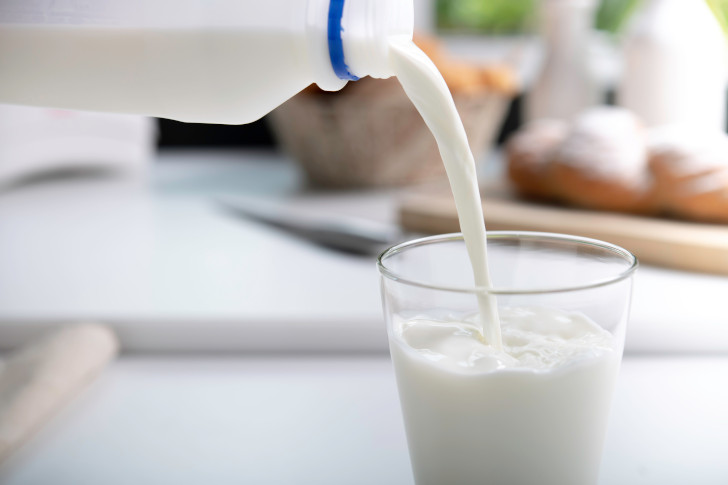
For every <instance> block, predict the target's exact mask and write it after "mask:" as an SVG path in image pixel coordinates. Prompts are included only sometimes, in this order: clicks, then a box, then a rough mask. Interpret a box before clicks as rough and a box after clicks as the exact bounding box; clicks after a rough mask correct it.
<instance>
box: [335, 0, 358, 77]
mask: <svg viewBox="0 0 728 485" xmlns="http://www.w3.org/2000/svg"><path fill="white" fill-rule="evenodd" d="M344 1H345V0H331V3H329V29H328V34H329V35H328V37H329V57H330V58H331V67H332V68H333V69H334V72H335V73H336V75H337V76H338V77H339V79H346V80H349V81H358V80H359V78H358V77H357V76H355V75H354V74H352V73H351V71H349V66H347V65H346V59H344V43H343V41H342V40H341V32H342V31H343V30H344V29H343V27H342V26H341V18H342V17H343V15H344Z"/></svg>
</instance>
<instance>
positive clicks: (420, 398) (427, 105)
mask: <svg viewBox="0 0 728 485" xmlns="http://www.w3.org/2000/svg"><path fill="white" fill-rule="evenodd" d="M390 55H391V59H392V60H391V62H392V69H393V71H394V73H395V75H396V76H397V78H398V79H399V81H400V83H401V84H402V86H403V88H404V90H405V92H406V93H407V95H408V96H409V98H410V99H411V100H412V102H413V103H414V105H415V106H416V107H417V109H418V110H419V112H420V113H421V114H422V117H423V118H424V120H425V123H426V124H427V126H428V127H429V128H430V130H431V131H432V133H433V135H434V136H435V139H436V140H437V143H438V146H439V148H440V153H441V155H442V159H443V163H444V164H445V168H446V171H447V175H448V178H449V180H450V185H451V188H452V192H453V196H454V199H455V204H456V207H457V212H458V217H459V221H460V227H461V230H462V233H463V238H464V241H465V245H466V248H467V252H468V255H469V258H470V261H471V264H472V270H473V283H474V286H475V287H476V288H479V289H480V290H481V291H479V292H477V293H476V294H475V295H474V298H477V303H478V308H479V313H478V314H476V315H472V316H471V317H470V318H468V319H466V320H465V321H459V320H453V318H452V317H451V316H448V315H446V314H443V315H442V316H441V318H438V319H433V315H432V312H429V311H428V315H426V316H424V315H420V316H418V315H403V314H395V315H392V316H391V318H392V319H393V322H392V327H391V330H390V331H391V334H390V336H389V337H390V338H389V340H390V352H391V355H392V360H393V364H394V369H395V374H396V377H397V385H398V388H399V395H400V400H401V404H402V412H403V416H404V421H405V428H406V431H407V441H408V444H409V450H410V458H411V461H412V468H413V471H414V475H415V481H416V483H417V485H444V484H457V485H470V484H473V485H475V484H484V483H488V484H494V485H531V484H539V485H588V484H595V483H596V481H597V473H598V470H599V463H600V461H601V453H602V444H603V441H604V434H605V430H606V424H607V418H608V415H609V407H610V403H611V396H612V391H613V388H614V382H615V380H616V375H617V371H618V368H619V363H620V359H621V346H620V345H619V344H618V343H616V341H615V338H614V337H613V336H612V334H610V333H609V332H608V331H606V330H603V329H602V328H601V327H600V326H599V325H597V324H596V323H595V322H593V321H591V320H589V319H588V318H587V317H585V316H584V315H582V314H580V313H569V312H565V311H560V310H557V309H551V308H507V307H506V308H502V309H501V310H500V314H499V310H498V306H497V303H498V302H497V299H496V297H495V296H493V295H492V294H491V293H489V291H488V290H489V289H490V288H492V282H491V279H490V276H489V272H488V254H487V246H486V241H487V240H486V232H485V225H484V222H483V212H482V206H481V202H480V192H479V188H478V183H477V176H476V171H475V163H474V160H473V156H472V154H471V152H470V149H469V146H468V142H467V137H466V135H465V131H464V129H463V126H462V123H461V121H460V118H459V116H458V114H457V111H456V109H455V105H454V103H453V100H452V97H451V95H450V93H449V90H448V88H447V85H446V84H445V82H444V80H443V79H442V77H441V75H440V74H439V72H438V71H437V69H436V68H435V66H434V65H433V64H432V62H430V60H429V59H428V58H427V57H426V56H425V55H424V54H423V53H422V52H421V51H419V50H418V49H417V48H416V47H415V46H414V45H413V44H412V43H411V42H408V41H405V40H403V41H400V42H396V43H392V44H391V54H390ZM439 263H441V264H446V262H439ZM447 310H448V309H447V308H443V309H442V311H443V312H446V311H447Z"/></svg>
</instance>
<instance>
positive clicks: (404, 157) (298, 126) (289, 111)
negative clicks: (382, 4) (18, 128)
mask: <svg viewBox="0 0 728 485" xmlns="http://www.w3.org/2000/svg"><path fill="white" fill-rule="evenodd" d="M354 84H356V85H357V86H356V87H355V88H351V89H350V88H348V87H347V88H345V90H344V91H343V92H338V93H324V92H321V91H317V90H313V89H307V90H305V91H303V92H301V93H299V94H298V95H296V96H294V97H293V98H291V99H290V100H289V101H287V102H286V103H285V104H283V105H282V106H280V107H279V108H278V109H276V110H275V111H274V112H273V113H272V114H271V116H270V117H269V120H270V122H271V125H272V127H273V131H274V133H275V135H276V137H277V139H278V141H279V143H280V144H281V145H282V147H283V148H284V149H285V150H286V151H287V152H288V153H289V154H290V155H291V156H292V157H293V158H295V159H296V160H297V161H298V162H299V163H300V164H301V166H302V167H303V170H304V171H305V173H306V175H307V176H308V179H309V180H310V182H311V183H313V184H314V185H318V186H323V187H332V188H350V187H383V186H398V185H407V184H413V183H419V182H425V181H432V180H434V179H438V178H442V177H444V176H445V170H444V168H443V164H442V159H441V158H440V154H439V151H438V149H437V145H436V143H435V139H434V138H433V136H432V134H431V133H430V131H429V129H428V128H427V126H426V125H425V123H424V121H423V120H422V118H421V117H420V114H419V113H418V112H417V110H416V109H415V107H414V105H413V104H412V102H411V101H410V100H409V99H408V98H407V96H406V95H405V93H404V90H403V89H402V87H401V86H400V85H399V83H398V82H397V81H396V80H395V79H386V80H370V79H364V80H361V81H358V82H357V83H354ZM453 97H454V100H455V104H456V106H457V109H458V111H459V113H460V116H461V118H462V120H463V125H464V126H465V131H466V132H467V134H468V139H469V141H470V146H471V149H472V150H473V154H474V155H475V157H476V158H477V157H478V156H479V155H481V154H482V153H483V151H484V150H485V149H487V148H489V146H490V145H491V143H492V142H493V139H494V137H495V136H496V135H497V130H498V129H499V128H500V125H501V122H502V120H503V117H504V115H505V111H506V108H507V106H508V102H509V97H508V96H506V95H504V94H499V93H495V92H490V91H486V92H481V93H476V94H457V93H455V94H454V96H453Z"/></svg>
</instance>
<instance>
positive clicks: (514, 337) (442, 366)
mask: <svg viewBox="0 0 728 485" xmlns="http://www.w3.org/2000/svg"><path fill="white" fill-rule="evenodd" d="M500 319H501V320H500V321H501V330H502V337H503V349H502V350H496V349H494V348H493V347H492V346H490V345H488V344H487V343H486V342H484V341H483V339H482V337H481V334H480V330H479V328H478V324H477V320H476V319H475V318H472V319H469V320H467V321H448V320H447V317H444V318H443V319H442V320H440V321H435V320H433V319H432V316H428V317H427V318H423V317H419V318H418V317H417V316H416V315H415V316H411V317H410V318H401V317H400V318H396V317H395V321H394V322H393V326H392V333H393V335H390V351H391V355H392V360H393V363H394V368H395V373H396V377H397V385H398V388H399V396H400V401H401V404H402V411H403V415H404V421H405V428H406V431H407V441H408V443H409V450H410V458H411V461H412V467H413V470H414V473H415V479H416V482H417V485H429V484H432V485H442V484H458V485H469V484H483V483H492V484H497V485H509V484H512V485H529V484H539V485H586V484H594V483H596V481H597V476H596V474H597V471H598V468H599V462H600V460H601V453H602V443H603V441H604V434H605V429H606V424H607V417H608V414H609V407H610V402H611V394H612V390H613V387H614V382H615V378H616V375H617V371H618V368H619V362H620V354H621V353H620V352H619V351H618V349H617V344H616V343H615V342H614V338H613V337H612V335H611V334H610V333H609V332H607V331H605V330H603V329H601V328H600V327H599V326H598V325H597V324H595V323H594V322H592V321H590V320H589V319H588V318H586V317H584V316H583V315H581V314H577V313H568V312H564V311H559V310H553V309H546V308H503V309H501V313H500Z"/></svg>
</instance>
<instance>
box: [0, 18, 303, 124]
mask: <svg viewBox="0 0 728 485" xmlns="http://www.w3.org/2000/svg"><path fill="white" fill-rule="evenodd" d="M256 45H265V46H266V48H265V49H263V48H251V46H256ZM140 52H142V53H143V55H140ZM273 53H275V54H273ZM306 59H307V52H306V44H305V43H304V42H300V36H298V35H296V34H295V33H291V32H285V31H284V32H266V31H264V32H250V31H245V30H239V29H238V30H232V29H229V30H226V29H219V30H218V29H215V30H209V29H200V28H198V29H195V28H189V29H161V28H103V27H73V28H70V27H62V26H38V27H28V26H23V27H16V26H0V101H5V102H12V103H15V104H26V105H35V106H51V107H55V108H69V109H77V110H86V111H109V112H116V113H135V114H142V115H149V116H157V117H162V118H172V119H176V120H180V121H188V122H204V123H228V124H237V123H249V122H252V121H255V120H256V119H258V118H260V117H261V116H263V115H265V114H266V113H268V112H269V111H270V110H271V109H272V108H274V107H275V106H277V105H278V104H280V103H281V102H283V101H285V100H286V99H288V98H289V97H291V96H293V95H294V94H296V93H297V92H298V91H300V90H301V89H303V88H305V87H306V86H308V85H309V84H310V83H311V78H310V76H308V75H307V72H308V71H309V70H307V69H306V66H305V65H304V63H305V60H306ZM296 66H301V68H300V69H295V67H296ZM272 86H274V87H275V89H272Z"/></svg>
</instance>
